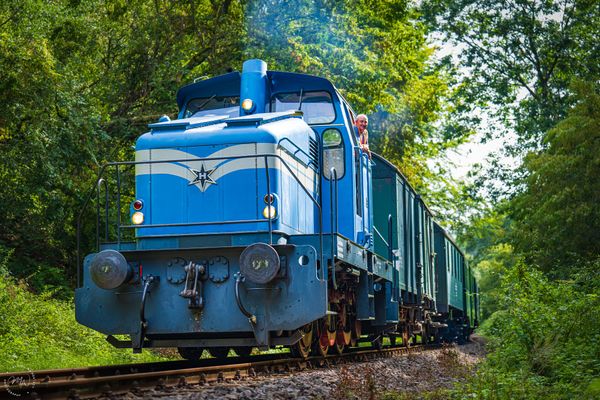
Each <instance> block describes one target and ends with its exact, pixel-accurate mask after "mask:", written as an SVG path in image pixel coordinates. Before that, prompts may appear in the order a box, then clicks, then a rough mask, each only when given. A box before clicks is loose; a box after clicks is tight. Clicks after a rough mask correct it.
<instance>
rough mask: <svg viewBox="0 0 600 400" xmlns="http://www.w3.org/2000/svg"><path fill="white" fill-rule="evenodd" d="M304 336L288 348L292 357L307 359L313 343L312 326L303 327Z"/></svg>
mask: <svg viewBox="0 0 600 400" xmlns="http://www.w3.org/2000/svg"><path fill="white" fill-rule="evenodd" d="M303 331H304V336H303V337H302V339H300V340H299V341H298V342H297V343H295V344H293V345H292V346H290V353H291V354H292V356H294V357H298V358H308V356H309V355H310V350H311V345H312V341H313V324H307V325H304V328H303Z"/></svg>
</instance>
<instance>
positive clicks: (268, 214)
mask: <svg viewBox="0 0 600 400" xmlns="http://www.w3.org/2000/svg"><path fill="white" fill-rule="evenodd" d="M276 216H277V210H276V209H275V207H273V206H266V207H265V208H264V210H263V217H265V218H266V219H273V218H275V217H276Z"/></svg>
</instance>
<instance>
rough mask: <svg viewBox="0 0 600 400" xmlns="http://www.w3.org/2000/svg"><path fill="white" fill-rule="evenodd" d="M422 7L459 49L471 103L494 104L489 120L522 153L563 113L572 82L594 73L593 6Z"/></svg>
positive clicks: (598, 18) (597, 17)
mask: <svg viewBox="0 0 600 400" xmlns="http://www.w3.org/2000/svg"><path fill="white" fill-rule="evenodd" d="M423 10H424V13H425V16H426V20H427V21H429V23H430V24H432V25H433V26H434V27H435V28H437V29H438V30H439V31H441V32H443V34H444V37H445V38H446V39H449V40H451V41H452V42H453V43H455V44H456V45H457V46H458V47H459V49H460V56H459V57H460V62H461V63H462V66H463V68H466V71H465V77H464V81H465V83H466V84H467V86H466V88H468V93H467V94H468V96H469V97H470V99H471V100H472V104H473V105H476V106H481V107H484V108H485V107H487V106H488V105H491V104H493V105H496V106H498V110H497V115H496V116H498V117H499V120H500V121H501V122H502V123H503V124H504V127H505V128H506V129H514V130H515V131H516V133H517V134H518V138H519V144H520V146H522V147H524V148H525V150H527V149H530V148H537V147H538V146H539V145H540V144H541V140H542V138H543V135H544V133H545V132H547V131H548V129H550V128H551V127H552V126H554V125H555V124H556V123H557V122H558V121H559V120H560V119H561V118H563V117H564V116H565V114H566V111H567V110H568V108H569V106H570V104H571V101H570V98H569V94H570V91H569V85H570V83H571V81H572V79H573V78H578V79H589V78H590V77H592V78H593V77H597V76H598V75H599V73H600V66H599V65H598V63H597V61H596V60H597V57H598V55H599V54H600V53H599V52H600V47H599V46H598V43H597V40H596V36H595V35H596V34H597V33H598V26H599V23H600V4H599V3H598V2H596V1H593V0H582V1H580V0H562V1H557V0H555V1H538V0H534V1H531V0H498V1H483V0H460V1H447V0H426V1H424V2H423ZM492 130H493V131H496V133H498V131H499V132H500V133H501V134H504V133H505V132H506V131H505V130H504V129H498V126H493V127H492ZM490 133H493V132H490ZM514 150H516V151H517V153H518V154H522V153H521V151H519V149H518V148H517V149H514Z"/></svg>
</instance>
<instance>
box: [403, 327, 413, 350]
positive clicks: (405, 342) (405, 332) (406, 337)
mask: <svg viewBox="0 0 600 400" xmlns="http://www.w3.org/2000/svg"><path fill="white" fill-rule="evenodd" d="M410 345H411V343H410V335H409V334H408V328H405V329H404V330H403V331H402V346H404V347H410Z"/></svg>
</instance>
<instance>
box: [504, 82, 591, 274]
mask: <svg viewBox="0 0 600 400" xmlns="http://www.w3.org/2000/svg"><path fill="white" fill-rule="evenodd" d="M576 91H577V104H576V105H575V107H573V109H571V110H570V111H569V115H568V117H567V118H566V119H564V120H563V121H561V122H560V123H559V124H558V125H557V126H556V127H555V128H554V129H552V130H550V131H549V132H548V135H547V136H546V146H547V149H546V150H544V151H542V152H538V153H530V154H529V155H528V156H527V157H526V159H525V163H524V166H525V168H526V169H527V171H528V176H527V179H526V181H525V184H526V185H525V186H526V189H525V190H524V191H523V192H522V193H521V194H519V195H518V196H517V197H516V198H515V199H514V200H513V201H512V203H511V210H512V217H513V219H514V220H515V230H514V238H513V242H514V243H515V247H516V249H517V251H519V252H520V253H522V254H524V255H525V257H526V258H527V259H528V260H530V261H531V262H533V263H535V264H536V265H539V266H540V267H541V268H542V269H543V270H544V271H547V272H551V273H552V274H554V275H556V276H567V275H568V274H569V273H570V270H572V269H573V268H575V269H577V268H578V265H580V264H581V263H582V262H585V261H589V260H591V259H594V258H595V257H597V255H598V254H600V210H599V209H598V199H600V95H599V94H598V93H597V92H596V91H595V88H594V86H593V85H591V84H579V85H578V86H577V87H576Z"/></svg>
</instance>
